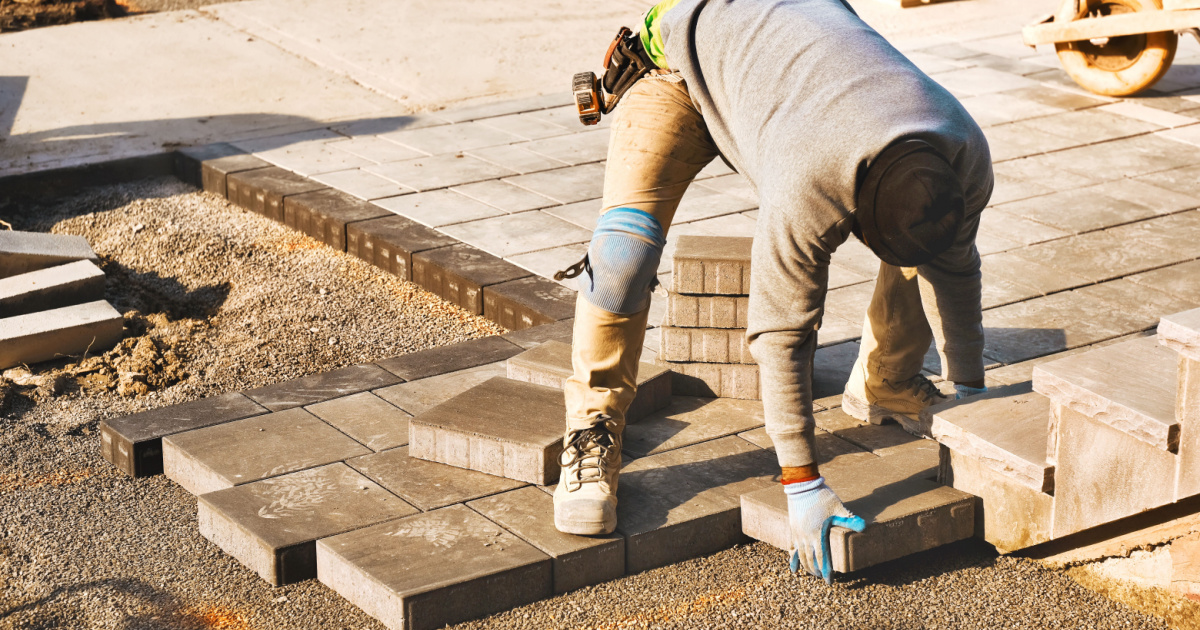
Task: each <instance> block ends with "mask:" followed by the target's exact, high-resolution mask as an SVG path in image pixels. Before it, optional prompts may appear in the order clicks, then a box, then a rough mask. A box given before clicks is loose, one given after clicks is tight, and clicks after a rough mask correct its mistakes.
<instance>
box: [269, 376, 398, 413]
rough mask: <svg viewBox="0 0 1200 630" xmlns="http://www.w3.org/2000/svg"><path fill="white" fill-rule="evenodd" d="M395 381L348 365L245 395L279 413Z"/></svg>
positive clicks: (392, 377) (392, 378) (391, 377)
mask: <svg viewBox="0 0 1200 630" xmlns="http://www.w3.org/2000/svg"><path fill="white" fill-rule="evenodd" d="M399 382H400V379H399V378H397V377H395V376H393V375H392V374H391V373H390V372H388V371H387V370H384V369H382V368H379V367H376V366H374V365H352V366H350V367H345V368H341V369H338V370H333V371H331V372H325V373H323V374H313V375H311V376H305V377H302V378H298V379H295V380H291V381H284V382H282V383H276V384H274V385H267V386H266V387H259V388H257V389H252V390H249V391H247V392H245V394H246V396H248V397H249V398H250V399H251V400H253V401H255V402H257V403H258V404H260V405H262V406H264V407H266V408H267V409H270V410H271V411H282V410H284V409H291V408H292V407H301V406H303V405H311V404H313V403H318V402H321V401H323V400H329V399H331V398H339V397H341V396H346V395H348V394H356V393H358V392H362V391H366V390H369V389H375V388H377V387H387V386H388V385H393V384H395V383H399Z"/></svg>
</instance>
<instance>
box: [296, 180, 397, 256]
mask: <svg viewBox="0 0 1200 630" xmlns="http://www.w3.org/2000/svg"><path fill="white" fill-rule="evenodd" d="M283 216H284V223H285V224H287V226H288V227H290V228H293V229H297V230H299V231H301V232H303V233H305V234H307V235H309V236H311V237H313V238H315V239H317V240H318V241H321V242H322V243H325V244H326V245H328V246H330V247H332V248H334V249H336V250H338V251H342V252H344V251H346V242H347V238H346V228H347V226H349V225H352V224H353V223H355V222H357V221H366V220H368V219H379V218H383V217H388V216H392V214H391V213H390V212H388V211H387V210H384V209H383V208H380V207H379V206H376V205H373V204H370V203H367V202H366V201H363V200H361V199H358V198H356V197H354V196H352V195H348V194H346V193H344V192H341V191H339V190H333V189H325V190H318V191H314V192H310V193H304V194H300V195H292V196H290V197H287V198H286V199H284V203H283Z"/></svg>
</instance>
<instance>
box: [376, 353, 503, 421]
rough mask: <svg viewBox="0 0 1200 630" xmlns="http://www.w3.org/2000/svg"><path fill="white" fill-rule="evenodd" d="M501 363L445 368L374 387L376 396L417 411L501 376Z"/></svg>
mask: <svg viewBox="0 0 1200 630" xmlns="http://www.w3.org/2000/svg"><path fill="white" fill-rule="evenodd" d="M504 373H505V369H504V363H503V362H498V363H489V364H487V365H481V366H479V367H475V368H471V369H467V370H460V371H457V372H449V373H447V374H440V375H438V376H431V377H429V378H422V379H420V380H415V381H411V382H408V383H401V384H399V385H393V386H391V387H384V388H382V389H377V390H374V391H373V392H372V393H374V394H375V395H376V396H379V397H380V398H382V399H384V400H386V401H388V402H389V403H391V404H393V405H395V406H397V407H399V408H401V409H403V410H404V411H407V412H408V413H410V414H412V415H414V416H415V415H417V414H420V413H423V412H425V411H426V410H428V409H431V408H433V407H435V406H437V405H439V404H441V403H443V402H445V401H447V400H449V399H450V398H453V397H454V396H457V395H458V394H460V393H462V392H465V391H467V390H468V389H471V388H472V387H474V386H476V385H478V384H480V383H482V382H484V381H486V380H488V379H490V378H492V377H495V376H504Z"/></svg>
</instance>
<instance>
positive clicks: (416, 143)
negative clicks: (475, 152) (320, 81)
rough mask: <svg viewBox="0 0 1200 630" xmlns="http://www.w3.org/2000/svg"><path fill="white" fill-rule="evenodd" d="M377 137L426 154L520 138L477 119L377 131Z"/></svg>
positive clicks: (472, 147)
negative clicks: (476, 120)
mask: <svg viewBox="0 0 1200 630" xmlns="http://www.w3.org/2000/svg"><path fill="white" fill-rule="evenodd" d="M379 137H381V138H384V139H386V140H388V141H390V142H395V143H397V144H402V145H404V146H406V147H409V148H412V149H416V150H417V151H420V152H422V153H426V154H429V155H437V154H443V153H461V152H463V151H468V150H471V149H480V148H483V147H491V146H496V145H501V144H511V143H513V142H518V141H520V140H521V138H520V137H518V136H515V135H513V134H511V133H507V132H505V131H501V130H500V129H497V128H495V127H492V126H488V125H485V124H483V123H479V122H464V123H458V124H453V125H438V126H435V127H425V128H422V129H404V130H401V131H394V132H391V133H384V134H380V135H379Z"/></svg>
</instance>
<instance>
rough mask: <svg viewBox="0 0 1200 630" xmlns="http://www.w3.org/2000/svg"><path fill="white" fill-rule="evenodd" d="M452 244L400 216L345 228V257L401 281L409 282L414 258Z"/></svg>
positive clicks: (359, 222)
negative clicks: (387, 273) (374, 267)
mask: <svg viewBox="0 0 1200 630" xmlns="http://www.w3.org/2000/svg"><path fill="white" fill-rule="evenodd" d="M455 243H457V241H456V240H455V239H453V238H450V237H449V236H446V235H445V234H442V233H441V232H438V231H437V230H434V229H431V228H428V227H425V226H424V225H421V224H419V223H417V222H415V221H411V220H409V219H407V218H405V217H401V216H389V217H384V218H381V219H369V220H366V221H356V222H354V223H350V224H348V225H347V226H346V253H348V254H350V255H351V256H357V257H359V258H361V259H363V260H365V261H367V262H369V263H371V264H373V265H375V266H376V267H379V268H380V269H383V270H385V271H389V272H391V273H392V275H394V276H396V277H397V278H401V279H404V280H411V279H412V255H413V254H415V253H418V252H423V251H426V250H430V249H437V248H438V247H447V246H449V245H454V244H455Z"/></svg>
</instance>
